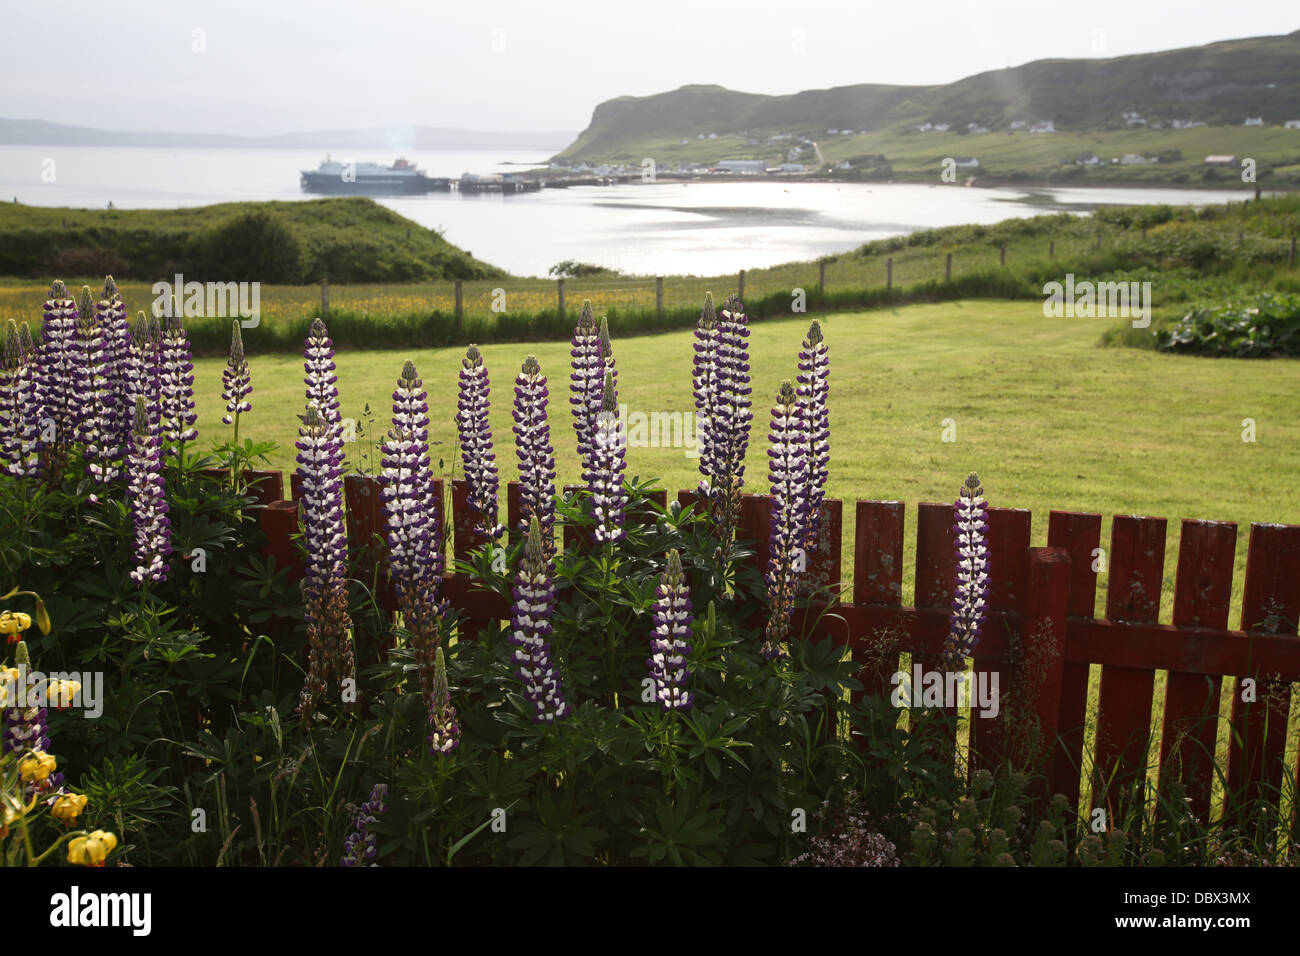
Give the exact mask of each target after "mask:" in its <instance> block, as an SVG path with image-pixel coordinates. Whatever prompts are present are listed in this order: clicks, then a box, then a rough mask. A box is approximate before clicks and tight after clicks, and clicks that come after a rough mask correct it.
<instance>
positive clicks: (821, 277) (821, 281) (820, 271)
mask: <svg viewBox="0 0 1300 956" xmlns="http://www.w3.org/2000/svg"><path fill="white" fill-rule="evenodd" d="M825 291H826V261H825V260H822V261H821V262H819V263H817V292H818V294H822V293H824V292H825Z"/></svg>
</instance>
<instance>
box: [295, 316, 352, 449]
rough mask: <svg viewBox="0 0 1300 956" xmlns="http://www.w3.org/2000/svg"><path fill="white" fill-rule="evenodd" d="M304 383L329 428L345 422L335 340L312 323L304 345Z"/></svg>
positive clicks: (318, 322) (317, 323)
mask: <svg viewBox="0 0 1300 956" xmlns="http://www.w3.org/2000/svg"><path fill="white" fill-rule="evenodd" d="M303 370H304V371H305V372H306V373H307V375H306V378H304V379H303V381H304V382H305V383H306V385H307V401H308V402H310V403H311V404H313V405H315V406H316V407H317V408H318V409H320V414H321V418H323V419H325V421H326V422H327V423H329V424H330V425H338V424H339V423H340V422H341V421H342V420H343V419H342V415H341V414H340V412H339V385H338V375H337V374H336V366H335V364H334V340H333V339H331V338H330V336H329V332H328V330H326V328H325V323H324V322H322V321H321V320H320V319H319V318H316V319H312V322H311V329H310V330H309V331H308V334H307V341H306V342H304V343H303Z"/></svg>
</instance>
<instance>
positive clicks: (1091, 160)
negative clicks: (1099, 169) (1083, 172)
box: [1074, 153, 1101, 166]
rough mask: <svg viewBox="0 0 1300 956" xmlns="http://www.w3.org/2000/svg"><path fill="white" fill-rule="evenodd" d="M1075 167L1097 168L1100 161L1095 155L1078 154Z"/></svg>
mask: <svg viewBox="0 0 1300 956" xmlns="http://www.w3.org/2000/svg"><path fill="white" fill-rule="evenodd" d="M1074 162H1075V165H1076V166H1099V165H1101V160H1100V159H1099V158H1097V154H1096V153H1080V154H1079V158H1078V159H1076V160H1075V161H1074Z"/></svg>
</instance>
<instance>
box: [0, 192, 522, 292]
mask: <svg viewBox="0 0 1300 956" xmlns="http://www.w3.org/2000/svg"><path fill="white" fill-rule="evenodd" d="M250 214H253V215H257V214H263V215H265V216H267V217H269V218H270V219H271V220H273V221H275V222H278V223H280V224H282V225H283V226H284V227H285V228H286V229H287V230H288V232H289V234H290V235H291V236H292V241H291V242H290V243H288V245H292V246H294V247H295V249H294V256H293V261H292V262H291V263H289V264H288V265H287V266H286V274H285V275H284V276H283V277H280V276H277V277H274V279H273V280H272V281H280V282H285V281H288V282H293V281H300V282H301V281H306V282H310V281H319V280H320V279H321V278H324V277H328V278H330V279H331V280H333V281H339V282H394V281H397V282H401V281H411V280H416V279H423V280H431V279H452V278H465V279H480V278H488V277H492V276H499V275H504V274H505V273H504V272H503V271H502V270H501V269H498V268H496V267H494V266H491V265H489V264H488V263H485V262H481V261H479V260H477V259H475V258H473V257H472V256H469V255H468V254H466V253H465V252H464V251H463V250H461V249H458V248H456V247H455V246H453V245H452V244H451V243H449V242H447V241H446V240H445V239H443V238H442V236H440V235H439V234H438V233H437V232H435V231H434V230H431V229H426V228H424V227H422V226H420V225H417V224H416V223H413V222H411V221H410V220H409V219H405V218H403V217H402V216H400V215H398V214H397V213H395V212H393V211H392V210H390V209H387V208H385V207H384V206H381V205H379V204H378V203H376V202H374V201H373V200H371V199H367V198H364V197H347V198H338V199H314V200H308V201H304V202H297V201H295V202H240V203H221V204H219V205H215V206H199V207H192V208H185V209H129V210H127V209H121V210H118V209H110V210H104V209H60V208H45V207H40V206H24V205H20V204H17V203H0V275H10V276H31V277H48V276H51V275H69V276H76V275H86V276H94V275H98V276H100V277H101V278H102V276H103V275H105V274H108V273H111V274H112V275H114V276H117V277H118V278H123V279H145V280H149V281H151V282H152V281H154V280H156V279H157V278H158V277H160V276H169V275H172V274H173V273H176V272H181V273H184V274H185V275H186V277H187V278H189V279H197V280H200V281H206V280H208V279H212V280H216V281H232V280H233V281H239V280H248V281H258V280H260V281H268V280H271V277H268V276H267V275H265V274H256V271H257V270H256V268H255V267H254V268H253V274H249V275H239V274H235V273H237V272H238V271H239V268H238V266H236V265H234V264H233V260H234V259H238V258H239V255H238V252H239V250H238V249H236V250H231V249H229V246H230V245H232V244H233V245H235V246H238V245H240V237H239V236H238V235H237V234H235V235H232V234H230V233H229V232H226V231H224V230H227V229H228V228H229V227H231V226H232V224H233V223H235V222H236V220H239V219H240V218H241V217H245V216H248V215H250Z"/></svg>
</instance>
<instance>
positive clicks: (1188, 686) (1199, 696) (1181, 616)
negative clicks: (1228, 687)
mask: <svg viewBox="0 0 1300 956" xmlns="http://www.w3.org/2000/svg"><path fill="white" fill-rule="evenodd" d="M1236 547H1237V526H1236V525H1235V524H1234V523H1232V522H1228V521H1193V520H1184V521H1183V524H1182V533H1181V535H1180V536H1179V542H1178V571H1177V577H1176V578H1175V579H1174V627H1211V628H1215V629H1216V630H1222V629H1224V628H1226V627H1227V626H1228V604H1229V602H1230V601H1231V599H1232V566H1233V558H1234V555H1235V553H1236ZM1219 687H1220V678H1219V677H1218V676H1217V675H1214V674H1189V673H1187V672H1186V671H1178V670H1171V671H1170V672H1169V682H1168V684H1167V685H1166V687H1165V716H1164V724H1163V731H1162V733H1161V740H1160V786H1161V789H1162V790H1163V789H1167V784H1169V783H1171V782H1172V781H1174V780H1179V779H1181V780H1182V781H1183V782H1184V784H1185V785H1186V786H1187V790H1188V792H1187V795H1188V797H1189V798H1190V799H1191V801H1192V803H1191V806H1192V812H1193V813H1194V814H1195V815H1196V816H1197V817H1199V818H1200V819H1201V820H1203V821H1208V820H1209V816H1210V789H1211V780H1212V777H1213V772H1214V749H1215V744H1216V742H1217V739H1218V716H1219Z"/></svg>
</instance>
